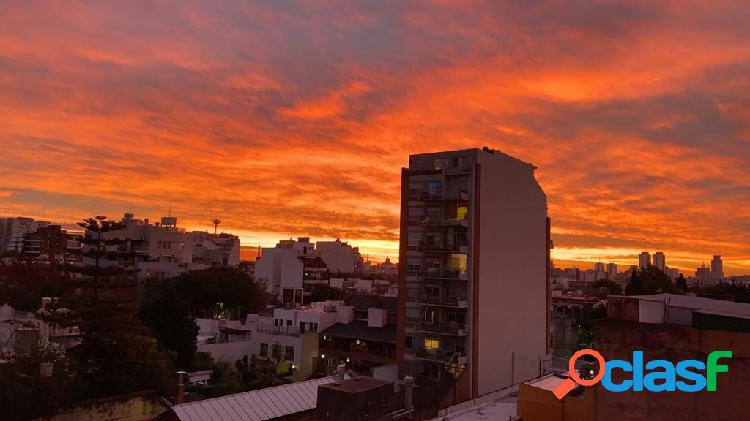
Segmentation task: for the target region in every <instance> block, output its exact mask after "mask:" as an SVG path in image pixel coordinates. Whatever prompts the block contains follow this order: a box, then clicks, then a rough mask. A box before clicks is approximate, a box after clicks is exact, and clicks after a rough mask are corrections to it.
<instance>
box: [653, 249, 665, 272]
mask: <svg viewBox="0 0 750 421" xmlns="http://www.w3.org/2000/svg"><path fill="white" fill-rule="evenodd" d="M654 266H656V267H657V269H659V270H660V271H662V272H664V273H667V257H666V256H664V252H661V251H657V252H656V253H654Z"/></svg>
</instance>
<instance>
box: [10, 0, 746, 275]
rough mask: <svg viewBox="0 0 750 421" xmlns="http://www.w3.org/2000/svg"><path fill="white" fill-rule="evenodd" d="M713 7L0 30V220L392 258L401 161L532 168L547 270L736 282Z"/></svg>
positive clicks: (742, 219) (276, 12) (178, 6)
mask: <svg viewBox="0 0 750 421" xmlns="http://www.w3.org/2000/svg"><path fill="white" fill-rule="evenodd" d="M746 10H747V9H746V5H744V3H743V2H740V1H722V2H713V3H711V5H710V7H709V6H705V5H701V4H700V3H696V4H694V5H691V6H690V7H686V6H685V5H684V4H683V2H679V3H678V2H674V3H670V2H665V3H660V4H658V5H655V4H651V3H639V2H634V3H631V4H626V3H614V4H612V3H598V2H595V3H592V4H590V5H581V6H579V7H576V8H571V7H568V6H567V5H565V4H562V3H559V2H554V1H550V2H534V3H517V2H468V4H458V3H456V2H441V3H436V4H429V5H420V4H405V3H404V4H402V3H394V4H390V5H387V6H382V5H381V6H379V7H373V6H369V5H366V4H357V5H351V4H347V5H342V4H337V3H336V2H320V3H314V4H313V3H299V4H295V3H284V4H276V3H269V4H248V3H244V2H237V3H235V2H226V3H222V4H210V3H205V4H191V5H185V4H183V3H179V2H174V3H172V2H160V3H158V4H153V5H149V6H148V7H146V6H143V5H136V4H130V3H127V2H124V3H115V4H95V5H87V6H86V7H84V6H80V5H75V4H73V5H60V4H55V3H49V4H38V5H35V6H29V5H24V6H23V7H21V6H17V5H12V4H4V5H2V6H0V146H1V147H2V153H0V213H3V214H25V215H29V216H36V217H46V218H47V219H54V220H58V221H63V222H72V221H74V220H76V219H79V218H82V217H85V216H88V215H93V214H102V213H104V214H108V215H110V216H113V217H114V216H118V215H119V214H121V213H122V212H124V211H133V212H136V213H137V214H141V215H143V216H148V217H152V218H153V217H156V216H158V215H159V214H163V213H166V212H167V211H168V209H170V208H171V209H172V213H173V214H176V215H179V216H180V218H181V221H182V222H183V223H184V224H185V225H186V226H189V227H192V228H201V229H207V228H209V227H210V221H211V219H212V218H214V217H219V218H221V219H222V221H223V222H222V228H224V229H226V230H228V231H234V232H236V233H238V234H239V235H240V236H241V237H242V239H243V245H246V246H254V245H258V244H262V245H270V244H273V243H274V242H275V241H276V240H277V239H279V238H285V237H289V236H297V235H309V236H312V237H313V238H337V237H339V238H342V239H347V240H349V241H350V242H352V243H354V244H359V245H361V246H362V249H363V251H364V252H365V253H369V254H370V255H372V256H374V257H377V258H384V257H385V256H388V255H389V256H392V257H395V256H396V254H397V241H398V221H399V193H400V190H399V183H400V178H399V173H400V167H402V166H404V165H406V164H407V156H408V154H410V153H418V152H425V151H434V150H439V149H452V148H465V147H476V146H483V145H489V146H492V147H496V148H499V149H501V150H503V151H505V152H508V153H510V154H513V155H516V156H518V157H519V158H521V159H523V160H526V161H530V162H533V163H534V164H535V165H537V166H538V167H539V170H538V172H537V175H538V178H539V180H540V182H541V184H542V186H543V187H544V189H545V191H546V192H547V195H548V197H549V207H550V215H551V217H552V219H553V237H554V240H555V244H556V249H555V253H554V254H555V257H556V258H557V259H558V260H559V261H560V262H564V263H576V262H577V263H576V264H581V265H583V266H586V265H589V264H591V263H592V262H594V261H598V260H599V259H602V260H613V261H616V262H618V263H620V264H622V265H627V264H628V262H630V263H633V262H634V261H635V253H637V252H638V251H640V250H653V251H655V250H663V251H665V252H666V253H667V257H668V264H672V265H676V266H678V267H680V268H681V269H683V270H685V271H686V272H688V273H689V272H691V271H692V270H693V268H694V267H695V266H697V265H699V264H700V263H701V262H702V261H703V260H709V259H710V256H711V255H712V254H715V253H720V254H723V255H724V256H725V262H726V266H727V268H728V272H730V273H746V272H749V271H750V264H749V263H748V262H750V246H748V243H747V238H748V237H750V235H749V234H750V222H749V221H750V206H748V205H749V204H750V182H748V180H750V172H749V170H748V168H750V123H748V122H749V121H750V107H749V106H748V104H750V89H749V88H750V86H749V85H748V81H747V74H748V71H750V36H748V35H750V33H749V32H748V29H747V25H746V22H747V12H746Z"/></svg>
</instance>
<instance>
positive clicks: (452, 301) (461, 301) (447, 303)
mask: <svg viewBox="0 0 750 421" xmlns="http://www.w3.org/2000/svg"><path fill="white" fill-rule="evenodd" d="M406 301H407V302H411V303H416V304H422V305H431V306H440V307H453V308H467V307H468V306H469V302H468V301H467V300H466V299H465V298H458V297H448V298H443V297H434V296H429V295H420V296H418V297H407V298H406Z"/></svg>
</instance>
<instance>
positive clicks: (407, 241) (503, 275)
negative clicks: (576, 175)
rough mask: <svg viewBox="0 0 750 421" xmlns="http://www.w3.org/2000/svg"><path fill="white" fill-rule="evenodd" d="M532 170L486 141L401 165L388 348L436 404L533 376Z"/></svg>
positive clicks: (536, 309) (543, 324)
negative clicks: (391, 344)
mask: <svg viewBox="0 0 750 421" xmlns="http://www.w3.org/2000/svg"><path fill="white" fill-rule="evenodd" d="M534 170H535V167H534V166H533V165H531V164H528V163H526V162H523V161H520V160H518V159H515V158H513V157H511V156H509V155H506V154H504V153H502V152H499V151H495V150H491V149H488V148H484V149H482V150H479V149H466V150H459V151H449V152H438V153H427V154H419V155H412V156H410V157H409V167H408V168H404V169H403V170H402V182H401V186H402V187H401V189H402V190H401V235H400V238H401V242H400V253H399V320H398V328H397V334H398V335H399V337H398V339H397V343H396V346H397V358H398V360H399V364H400V367H401V371H402V374H407V375H410V376H414V377H415V378H416V379H417V382H418V383H419V384H420V385H421V386H422V387H423V388H434V389H435V392H434V393H433V396H437V397H438V398H439V400H440V402H439V404H440V406H441V407H445V406H450V405H451V404H452V403H456V402H461V401H465V400H467V399H472V398H475V397H477V396H481V395H484V394H486V393H489V392H492V391H495V390H499V389H502V388H504V387H506V386H509V385H511V384H514V383H517V382H519V381H523V380H528V379H531V378H534V377H537V376H538V375H539V366H540V364H539V361H540V360H541V359H544V358H545V357H546V355H547V353H548V349H549V348H548V347H549V342H548V341H549V337H548V332H549V305H550V304H549V270H550V267H551V265H550V260H549V248H550V245H551V241H550V237H549V219H548V218H547V200H546V196H545V194H544V192H543V191H542V189H541V187H540V186H539V184H538V183H537V181H536V179H535V178H534ZM423 390H424V389H423Z"/></svg>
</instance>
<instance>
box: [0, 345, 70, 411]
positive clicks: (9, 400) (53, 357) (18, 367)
mask: <svg viewBox="0 0 750 421" xmlns="http://www.w3.org/2000/svg"><path fill="white" fill-rule="evenodd" d="M42 363H49V364H52V366H53V370H52V375H51V376H48V377H43V376H41V372H40V365H41V364H42ZM65 370H66V367H65V360H64V359H61V358H60V357H59V355H57V354H56V353H53V352H50V351H49V350H45V349H41V348H36V349H33V350H32V351H31V352H30V353H28V354H25V353H24V354H20V355H16V356H15V358H14V359H13V360H11V361H8V362H6V363H3V364H0V413H1V414H2V419H3V420H9V421H15V420H19V421H20V420H29V419H37V418H49V417H51V416H53V415H55V414H56V413H57V412H58V411H59V409H60V408H61V407H63V406H66V404H67V396H66V390H67V389H68V387H69V378H68V376H67V374H66V373H65Z"/></svg>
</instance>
